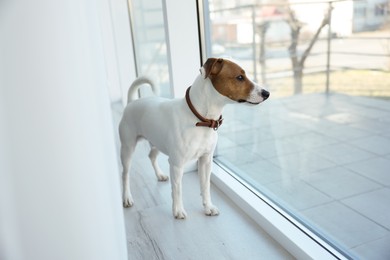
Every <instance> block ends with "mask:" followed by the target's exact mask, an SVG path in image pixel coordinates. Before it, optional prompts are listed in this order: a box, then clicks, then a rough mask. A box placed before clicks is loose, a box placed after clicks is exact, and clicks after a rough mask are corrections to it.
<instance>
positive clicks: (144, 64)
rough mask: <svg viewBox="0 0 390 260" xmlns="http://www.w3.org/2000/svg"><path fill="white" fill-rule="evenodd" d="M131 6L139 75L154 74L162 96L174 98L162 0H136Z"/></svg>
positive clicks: (133, 0)
mask: <svg viewBox="0 0 390 260" xmlns="http://www.w3.org/2000/svg"><path fill="white" fill-rule="evenodd" d="M129 3H130V4H129V8H130V14H131V15H130V17H131V18H132V19H131V28H132V34H133V35H132V38H133V42H134V53H135V55H134V56H135V60H136V62H135V63H136V68H137V76H141V75H153V76H154V80H155V82H156V85H158V86H160V91H161V93H160V95H161V96H164V97H170V96H171V87H170V77H169V62H168V53H167V40H166V32H165V28H166V27H165V24H164V17H163V7H162V1H161V0H147V1H141V0H132V1H129ZM133 10H137V11H133ZM144 91H147V89H145V90H144Z"/></svg>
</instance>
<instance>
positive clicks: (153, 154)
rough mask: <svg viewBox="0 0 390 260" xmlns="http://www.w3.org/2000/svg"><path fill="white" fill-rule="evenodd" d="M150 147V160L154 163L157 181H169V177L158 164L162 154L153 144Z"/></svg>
mask: <svg viewBox="0 0 390 260" xmlns="http://www.w3.org/2000/svg"><path fill="white" fill-rule="evenodd" d="M150 147H151V150H150V153H149V158H150V161H151V162H152V166H153V169H154V172H155V173H156V176H157V179H158V181H167V180H168V176H167V175H165V174H164V173H163V172H162V170H161V169H160V167H159V166H158V163H157V156H158V154H159V153H160V151H159V150H157V148H156V147H154V146H153V145H152V144H150Z"/></svg>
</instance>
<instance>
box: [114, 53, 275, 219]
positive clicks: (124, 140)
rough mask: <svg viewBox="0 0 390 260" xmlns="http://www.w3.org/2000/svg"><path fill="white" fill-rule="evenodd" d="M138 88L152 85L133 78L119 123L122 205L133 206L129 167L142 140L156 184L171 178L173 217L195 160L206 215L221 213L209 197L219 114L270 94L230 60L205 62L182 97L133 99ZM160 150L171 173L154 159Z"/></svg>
mask: <svg viewBox="0 0 390 260" xmlns="http://www.w3.org/2000/svg"><path fill="white" fill-rule="evenodd" d="M142 84H149V85H151V87H152V89H153V90H154V91H156V87H155V85H154V84H153V82H152V81H151V80H150V79H148V78H146V77H140V78H138V79H136V80H135V81H134V82H133V83H132V85H131V86H130V88H129V91H128V104H127V106H126V108H125V110H124V112H123V116H122V119H121V121H120V124H119V136H120V141H121V150H120V154H121V162H122V166H123V173H122V180H123V206H124V207H125V208H127V207H131V206H132V205H133V203H134V201H133V198H132V195H131V192H130V180H129V168H130V161H131V155H132V153H133V152H134V149H135V147H136V144H137V142H138V141H139V140H140V139H143V138H144V139H147V140H148V141H149V143H150V146H151V150H150V153H149V158H150V160H151V163H152V166H153V168H154V171H155V174H156V176H157V179H158V180H159V181H167V180H168V179H169V177H170V180H171V186H172V187H171V188H172V200H173V204H172V212H173V216H174V217H175V218H177V219H185V218H186V217H187V213H186V211H185V210H184V206H183V200H182V177H183V167H184V166H185V164H186V163H187V162H188V161H190V160H194V159H197V160H198V174H199V179H200V187H201V196H202V202H203V207H204V213H205V215H207V216H215V215H218V214H219V210H218V208H217V207H216V206H215V205H214V204H213V203H212V201H211V197H210V175H211V165H212V156H213V153H214V149H215V147H216V144H217V138H218V136H217V131H216V130H217V129H218V127H219V126H220V125H221V124H222V122H223V118H222V115H221V114H222V110H223V107H224V106H225V105H227V104H232V103H247V104H250V105H257V104H260V103H261V102H263V101H264V100H266V99H267V98H268V97H269V96H270V93H269V92H268V91H267V90H265V89H264V88H262V87H260V86H259V85H258V84H256V83H254V82H253V81H251V80H250V79H248V78H247V76H246V75H245V71H244V70H243V69H242V68H241V67H240V66H239V65H237V64H236V63H234V62H233V61H230V60H227V59H221V58H209V59H208V60H207V61H206V62H205V63H204V65H203V66H202V67H201V69H200V74H199V75H198V76H197V77H196V79H195V81H194V83H193V84H192V86H191V87H189V88H188V89H187V92H186V97H185V98H180V99H165V98H161V97H147V98H141V99H137V100H133V96H134V94H135V93H136V91H137V90H138V89H139V87H140V86H141V85H142ZM159 152H162V153H164V154H166V155H168V157H169V159H168V161H169V168H170V175H169V177H168V176H167V175H164V174H163V172H162V171H161V169H160V168H159V166H158V164H157V161H156V158H157V155H158V154H159Z"/></svg>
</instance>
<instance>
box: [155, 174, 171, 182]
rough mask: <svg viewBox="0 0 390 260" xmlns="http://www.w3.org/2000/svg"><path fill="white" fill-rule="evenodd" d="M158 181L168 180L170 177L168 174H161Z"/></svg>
mask: <svg viewBox="0 0 390 260" xmlns="http://www.w3.org/2000/svg"><path fill="white" fill-rule="evenodd" d="M157 179H158V181H167V180H169V177H168V176H167V175H164V174H161V175H159V176H158V177H157Z"/></svg>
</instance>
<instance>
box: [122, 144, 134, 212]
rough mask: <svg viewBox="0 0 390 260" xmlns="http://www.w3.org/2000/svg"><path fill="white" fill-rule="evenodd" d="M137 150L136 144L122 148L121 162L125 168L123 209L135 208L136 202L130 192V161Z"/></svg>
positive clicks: (123, 176)
mask: <svg viewBox="0 0 390 260" xmlns="http://www.w3.org/2000/svg"><path fill="white" fill-rule="evenodd" d="M134 149H135V144H134V145H133V146H128V145H127V144H123V143H122V146H121V162H122V167H123V172H122V182H123V194H122V197H123V207H125V208H129V207H131V206H133V204H134V200H133V197H132V196H131V192H130V173H129V170H130V161H131V155H132V154H133V152H134Z"/></svg>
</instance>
